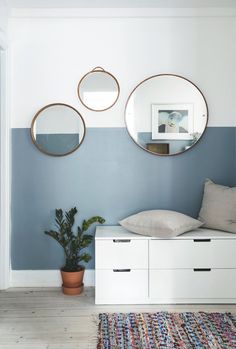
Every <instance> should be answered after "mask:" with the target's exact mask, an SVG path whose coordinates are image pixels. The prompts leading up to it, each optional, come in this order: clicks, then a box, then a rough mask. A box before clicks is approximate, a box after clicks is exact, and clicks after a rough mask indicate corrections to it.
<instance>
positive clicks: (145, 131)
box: [125, 74, 208, 155]
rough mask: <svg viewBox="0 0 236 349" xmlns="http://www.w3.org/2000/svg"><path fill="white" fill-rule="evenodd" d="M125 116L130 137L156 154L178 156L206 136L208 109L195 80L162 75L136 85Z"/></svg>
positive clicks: (127, 104)
mask: <svg viewBox="0 0 236 349" xmlns="http://www.w3.org/2000/svg"><path fill="white" fill-rule="evenodd" d="M125 119H126V125H127V129H128V132H129V134H130V136H131V137H132V138H133V140H134V141H135V142H136V143H137V144H138V145H139V146H140V147H141V148H143V149H144V150H146V151H148V152H150V153H152V154H157V155H175V154H180V153H182V152H184V151H186V150H188V149H190V148H191V147H193V146H194V145H195V144H196V143H197V142H198V140H199V139H200V138H201V137H202V135H203V133H204V131H205V128H206V125H207V121H208V108H207V103H206V100H205V98H204V96H203V94H202V93H201V91H200V90H199V88H198V87H197V86H196V85H194V84H193V83H192V82H191V81H189V80H187V79H185V78H183V77H181V76H178V75H173V74H160V75H155V76H152V77H150V78H147V79H146V80H144V81H142V82H141V83H140V84H139V85H138V86H136V87H135V89H134V90H133V92H132V93H131V94H130V96H129V98H128V101H127V103H126V108H125Z"/></svg>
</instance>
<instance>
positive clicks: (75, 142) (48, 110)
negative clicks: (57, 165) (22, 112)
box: [31, 103, 85, 156]
mask: <svg viewBox="0 0 236 349" xmlns="http://www.w3.org/2000/svg"><path fill="white" fill-rule="evenodd" d="M84 136H85V123H84V120H83V118H82V116H81V115H80V114H79V112H78V111H77V110H76V109H74V108H73V107H71V106H69V105H66V104H62V103H56V104H50V105H47V106H46V107H44V108H42V109H40V110H39V111H38V113H37V114H36V115H35V117H34V119H33V121H32V125H31V137H32V140H33V142H34V144H35V145H36V146H37V148H38V149H39V150H41V151H42V152H44V153H45V154H48V155H54V156H63V155H67V154H70V153H72V152H73V151H75V150H76V149H77V148H78V147H79V146H80V144H81V143H82V142H83V139H84Z"/></svg>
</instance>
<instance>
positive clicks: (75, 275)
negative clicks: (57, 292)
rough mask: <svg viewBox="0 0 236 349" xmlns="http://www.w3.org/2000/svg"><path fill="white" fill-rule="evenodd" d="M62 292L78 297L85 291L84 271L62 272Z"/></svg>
mask: <svg viewBox="0 0 236 349" xmlns="http://www.w3.org/2000/svg"><path fill="white" fill-rule="evenodd" d="M61 277H62V281H63V284H62V291H63V293H64V294H67V295H78V294H80V293H81V292H82V291H83V288H84V284H83V278H84V269H81V270H79V271H71V272H69V271H64V270H61Z"/></svg>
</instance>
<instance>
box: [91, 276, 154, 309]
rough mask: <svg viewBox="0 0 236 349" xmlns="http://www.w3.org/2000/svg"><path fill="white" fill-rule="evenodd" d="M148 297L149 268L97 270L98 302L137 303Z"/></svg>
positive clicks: (96, 290) (96, 289)
mask: <svg viewBox="0 0 236 349" xmlns="http://www.w3.org/2000/svg"><path fill="white" fill-rule="evenodd" d="M147 297H148V270H130V271H124V272H115V271H113V270H96V288H95V298H96V304H111V303H116V304H128V303H133V304H135V303H140V302H141V303H142V302H144V301H145V299H147Z"/></svg>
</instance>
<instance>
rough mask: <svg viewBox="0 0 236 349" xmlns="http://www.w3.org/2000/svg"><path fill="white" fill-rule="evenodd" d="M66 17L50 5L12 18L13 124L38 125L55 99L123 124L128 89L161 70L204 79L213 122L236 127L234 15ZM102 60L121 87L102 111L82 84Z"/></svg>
mask: <svg viewBox="0 0 236 349" xmlns="http://www.w3.org/2000/svg"><path fill="white" fill-rule="evenodd" d="M151 13H152V12H150V16H151ZM185 14H186V12H185ZM66 16H67V18H64V17H63V13H62V12H61V15H60V17H58V18H53V17H51V16H48V17H47V13H45V12H43V14H42V17H40V14H39V15H38V16H35V15H34V18H27V17H25V15H24V12H22V13H21V15H19V16H18V17H15V18H12V19H11V21H10V26H11V86H12V87H11V96H12V105H11V118H12V127H17V128H22V127H30V123H31V119H32V117H33V116H34V114H35V113H36V112H37V110H38V109H40V108H41V107H42V106H44V105H46V104H48V103H53V102H64V103H68V104H71V105H73V106H74V107H75V108H77V109H78V110H79V111H80V112H81V114H82V115H83V117H84V119H85V122H86V124H87V126H89V127H111V126H113V127H123V126H124V106H125V102H126V100H127V98H128V95H129V94H130V92H131V91H132V89H133V88H134V87H135V85H136V84H137V83H139V82H140V81H141V80H143V79H145V78H146V77H148V76H150V75H154V74H159V73H175V74H179V75H182V76H184V77H186V78H188V79H190V80H192V81H193V82H194V83H195V84H197V85H198V86H199V88H200V89H201V90H202V92H203V94H204V95H205V97H206V100H207V101H208V105H209V110H210V120H209V126H236V117H235V115H234V113H233V112H232V111H233V110H234V105H235V100H236V89H235V81H236V69H233V67H235V62H236V45H235V42H236V19H235V17H234V16H232V17H230V16H228V17H219V16H216V17H211V16H209V17H201V16H199V17H196V18H194V17H187V16H185V17H173V18H170V17H163V18H162V17H155V18H154V17H149V18H131V17H130V18H129V17H127V18H117V17H116V18H115V17H114V18H105V17H104V18H102V17H101V18H82V17H81V18H77V17H75V18H72V16H71V18H70V16H69V15H68V11H67V12H66ZM21 17H22V18H21ZM96 66H102V67H104V69H106V70H108V71H110V72H111V73H113V74H114V75H115V76H116V77H117V79H118V81H119V83H120V86H121V95H120V99H119V101H118V103H117V104H116V105H115V106H114V107H113V108H112V109H110V110H108V111H106V112H101V113H94V112H91V111H89V110H87V109H86V108H84V107H83V106H82V105H81V103H80V102H79V100H78V97H77V91H76V89H77V84H78V82H79V80H80V78H81V77H82V76H83V75H84V74H85V73H86V72H88V71H89V70H91V69H93V68H94V67H96Z"/></svg>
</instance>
